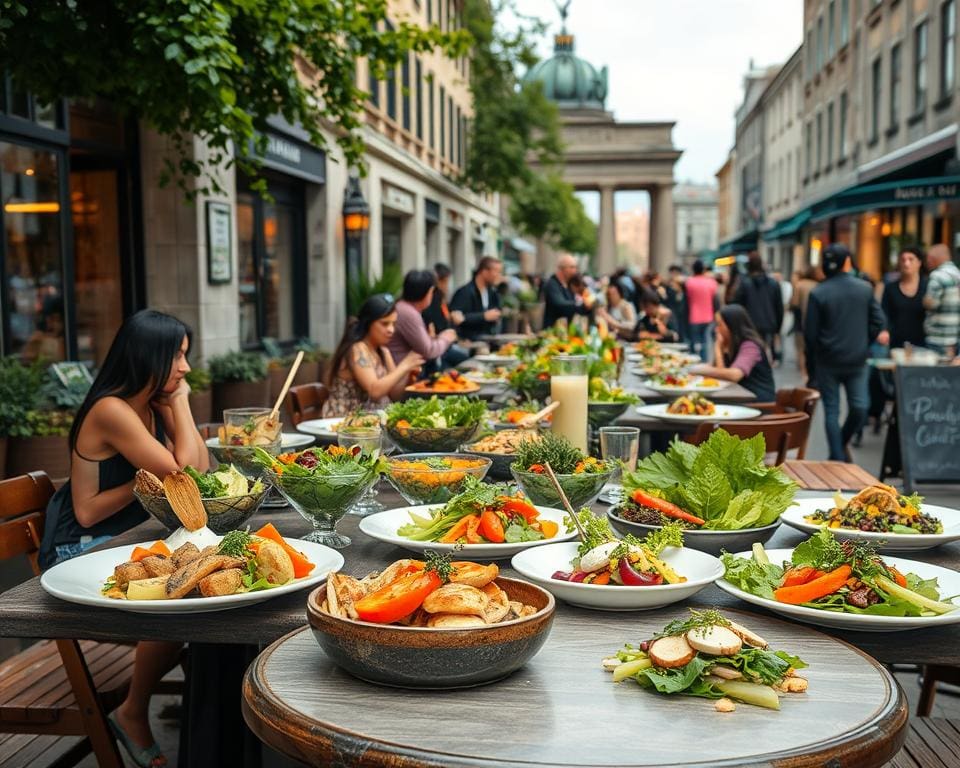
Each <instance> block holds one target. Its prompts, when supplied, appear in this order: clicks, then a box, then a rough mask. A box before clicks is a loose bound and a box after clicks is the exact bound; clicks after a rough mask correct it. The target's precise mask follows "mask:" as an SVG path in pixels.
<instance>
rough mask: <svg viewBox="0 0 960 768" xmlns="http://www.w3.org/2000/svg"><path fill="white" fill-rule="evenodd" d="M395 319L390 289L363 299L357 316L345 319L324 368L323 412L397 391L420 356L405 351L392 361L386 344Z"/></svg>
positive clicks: (357, 406)
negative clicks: (326, 394) (339, 336)
mask: <svg viewBox="0 0 960 768" xmlns="http://www.w3.org/2000/svg"><path fill="white" fill-rule="evenodd" d="M396 322H397V308H396V302H395V301H394V299H393V297H392V296H391V295H390V294H387V293H380V294H377V295H376V296H371V297H370V298H369V299H367V300H366V301H365V302H364V303H363V306H361V307H360V311H359V312H357V317H356V318H355V319H351V320H350V321H349V322H348V323H347V327H346V328H345V329H344V331H343V336H342V337H341V339H340V343H339V344H338V345H337V349H336V351H335V352H334V353H333V359H332V360H331V361H330V367H329V368H328V369H327V387H328V388H329V389H330V397H329V398H328V399H327V402H326V403H324V406H323V413H324V415H326V416H344V415H346V414H348V413H352V412H354V411H357V410H363V409H371V408H378V407H380V406H381V405H385V404H387V403H389V402H390V401H391V400H399V399H400V398H401V397H402V396H403V389H404V387H405V386H406V385H407V384H408V382H409V379H410V375H411V374H415V373H416V372H417V371H418V369H419V368H420V366H421V365H423V363H424V362H425V361H424V359H423V357H421V356H420V355H419V354H417V353H416V352H409V353H407V354H406V355H405V356H404V357H403V358H401V360H400V361H399V362H398V363H396V364H394V362H393V356H392V355H391V354H390V351H389V350H388V349H387V345H388V344H389V343H390V339H392V338H393V334H394V331H395V326H396Z"/></svg>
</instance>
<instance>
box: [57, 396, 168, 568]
mask: <svg viewBox="0 0 960 768" xmlns="http://www.w3.org/2000/svg"><path fill="white" fill-rule="evenodd" d="M153 420H154V424H155V428H154V432H155V434H156V437H157V440H159V441H160V443H161V444H164V445H165V444H166V434H165V433H164V429H163V420H162V419H161V418H160V417H159V416H157V414H156V413H154V414H153ZM97 464H99V470H100V483H99V492H100V493H103V492H104V491H109V490H110V489H112V488H117V487H119V486H121V485H126V484H127V483H129V482H130V481H131V480H133V478H134V476H135V475H136V474H137V470H136V467H134V466H133V465H132V464H131V463H130V462H129V461H127V459H126V458H125V457H124V456H123V454H120V453H117V454H114V455H113V456H111V457H109V458H107V459H103V460H102V461H98V462H97ZM147 517H148V514H147V512H146V511H145V510H144V508H143V507H142V506H140V502H139V501H137V500H136V499H134V500H133V501H131V502H130V503H129V504H127V506H125V507H124V508H123V509H121V510H119V511H118V512H115V513H114V514H112V515H110V516H109V517H107V518H105V519H103V520H101V521H100V522H99V523H95V524H94V525H91V526H90V527H89V528H84V527H83V526H82V525H80V523H79V522H77V516H76V515H75V514H74V511H73V495H72V493H71V485H70V481H69V480H67V482H65V483H64V484H63V485H62V486H61V487H60V490H58V491H57V492H56V493H55V494H54V495H53V498H52V499H50V503H49V504H47V515H46V521H45V523H44V528H43V541H42V542H41V543H40V556H39V563H40V567H41V568H42V569H47V568H49V567H50V566H52V565H53V564H54V563H55V562H56V560H57V547H59V546H61V545H63V544H76V543H78V542H79V541H80V539H81V538H83V537H84V536H89V537H90V538H97V537H98V536H116V535H117V534H119V533H123V532H124V531H128V530H130V529H131V528H133V527H134V526H135V525H139V524H140V523H142V522H143V521H144V520H146V519H147Z"/></svg>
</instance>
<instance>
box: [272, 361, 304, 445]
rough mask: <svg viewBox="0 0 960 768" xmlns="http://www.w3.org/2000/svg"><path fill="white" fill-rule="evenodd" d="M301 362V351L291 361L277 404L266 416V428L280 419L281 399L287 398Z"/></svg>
mask: <svg viewBox="0 0 960 768" xmlns="http://www.w3.org/2000/svg"><path fill="white" fill-rule="evenodd" d="M302 362H303V350H302V349H301V350H300V351H299V352H297V357H296V359H295V360H294V361H293V365H291V366H290V373H288V374H287V380H286V381H285V382H284V383H283V389H281V390H280V396H279V397H278V398H277V402H275V403H274V404H273V410H272V411H270V415H269V416H267V426H269V427H272V426H273V425H275V424H276V423H277V419H278V418H279V417H280V406H281V405H282V403H283V399H284V398H285V397H286V396H287V392H288V391H289V390H290V385H291V384H293V377H294V376H296V375H297V371H299V370H300V363H302Z"/></svg>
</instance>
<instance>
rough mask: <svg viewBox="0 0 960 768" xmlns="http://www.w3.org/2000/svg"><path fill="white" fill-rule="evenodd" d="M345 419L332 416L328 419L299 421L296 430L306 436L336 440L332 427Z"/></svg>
mask: <svg viewBox="0 0 960 768" xmlns="http://www.w3.org/2000/svg"><path fill="white" fill-rule="evenodd" d="M345 418H347V417H346V416H333V417H331V418H328V419H310V420H309V421H301V422H300V423H299V424H297V430H299V431H300V432H306V433H307V434H308V435H316V436H317V437H323V438H326V439H327V440H336V439H337V433H336V431H335V430H334V429H333V427H334V426H335V425H336V424H339V423H340V422H341V421H343V420H344V419H345Z"/></svg>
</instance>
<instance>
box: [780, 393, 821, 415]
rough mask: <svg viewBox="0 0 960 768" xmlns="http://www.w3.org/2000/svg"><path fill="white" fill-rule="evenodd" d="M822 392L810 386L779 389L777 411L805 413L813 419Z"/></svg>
mask: <svg viewBox="0 0 960 768" xmlns="http://www.w3.org/2000/svg"><path fill="white" fill-rule="evenodd" d="M819 400H820V393H819V392H817V390H815V389H809V388H808V387H794V388H793V389H778V390H777V404H776V407H775V409H774V412H775V413H795V412H800V413H805V414H807V416H809V417H810V418H811V419H812V418H813V414H814V412H815V411H816V410H817V402H819Z"/></svg>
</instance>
